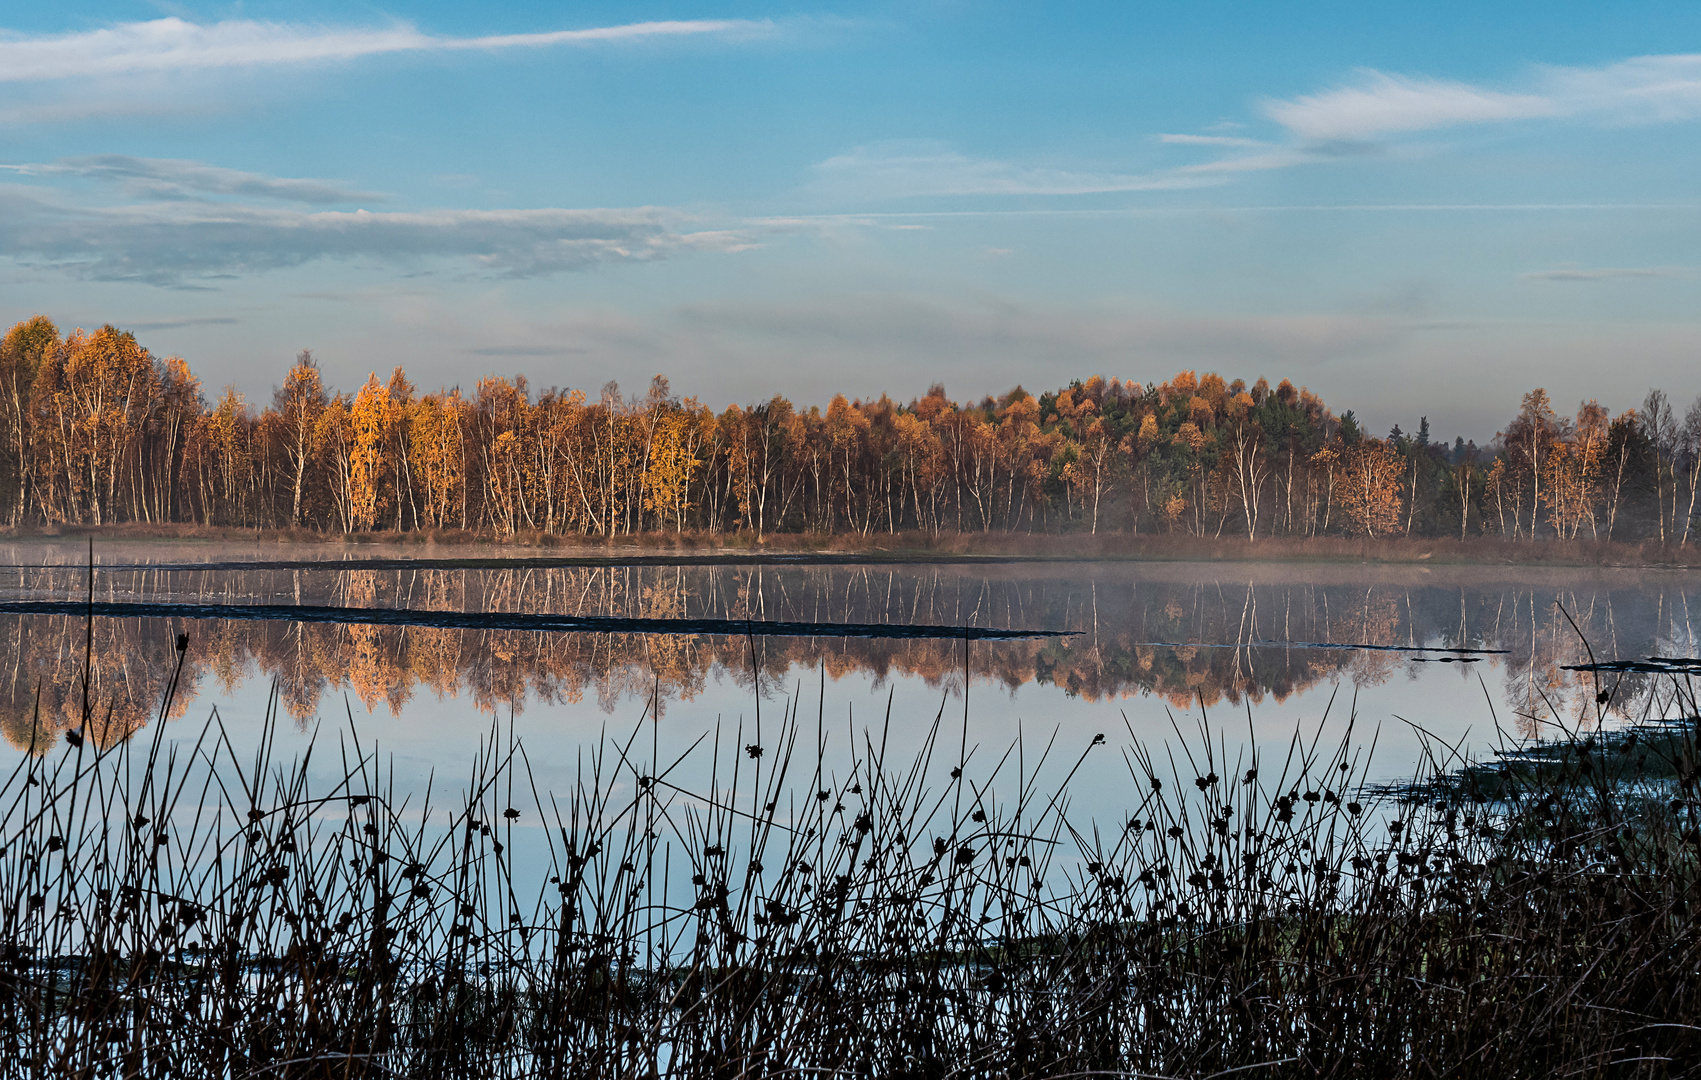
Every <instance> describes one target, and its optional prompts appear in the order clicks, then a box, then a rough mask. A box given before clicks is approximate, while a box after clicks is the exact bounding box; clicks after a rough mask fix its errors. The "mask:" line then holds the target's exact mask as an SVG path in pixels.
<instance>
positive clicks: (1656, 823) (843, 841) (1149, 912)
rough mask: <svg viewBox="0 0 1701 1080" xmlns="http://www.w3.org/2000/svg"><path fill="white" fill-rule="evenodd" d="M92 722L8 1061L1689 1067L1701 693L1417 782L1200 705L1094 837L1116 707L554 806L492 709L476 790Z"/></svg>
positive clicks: (301, 1066) (1698, 1042) (7, 1019)
mask: <svg viewBox="0 0 1701 1080" xmlns="http://www.w3.org/2000/svg"><path fill="white" fill-rule="evenodd" d="M1680 689H1681V690H1682V691H1683V700H1684V701H1685V702H1686V703H1687V705H1688V710H1687V714H1686V715H1689V716H1693V715H1694V708H1693V705H1694V697H1693V694H1692V693H1691V692H1689V691H1688V690H1687V684H1685V686H1683V687H1680ZM888 723H890V721H888ZM98 725H99V720H98V716H90V717H89V721H88V725H86V727H85V730H84V731H83V732H82V735H83V736H84V737H83V738H80V739H74V740H71V742H72V745H68V746H66V747H65V748H63V749H61V750H55V751H54V752H53V753H52V754H51V755H50V756H44V757H27V758H25V759H24V760H23V761H22V763H21V764H20V765H19V766H18V768H17V770H16V772H15V773H14V774H13V775H12V776H11V777H10V779H9V780H7V781H6V782H5V784H4V787H3V788H0V843H3V845H4V848H3V854H0V964H3V967H0V1069H3V1070H4V1071H5V1074H6V1075H10V1076H40V1077H48V1076H53V1077H93V1076H123V1077H132V1076H134V1077H170V1078H173V1080H177V1078H185V1080H186V1078H195V1077H228V1078H238V1077H280V1078H295V1077H303V1078H305V1077H392V1076H394V1077H497V1076H501V1077H510V1076H512V1077H520V1076H526V1077H531V1076H538V1077H651V1076H689V1077H698V1076H702V1077H759V1076H760V1077H775V1076H829V1075H831V1076H839V1075H843V1076H870V1077H892V1078H897V1077H923V1076H925V1077H956V1076H964V1077H982V1076H985V1077H1041V1076H1044V1077H1066V1076H1073V1077H1086V1076H1135V1075H1138V1076H1167V1077H1183V1076H1185V1077H1211V1076H1225V1075H1233V1076H1237V1077H1238V1076H1247V1077H1271V1076H1284V1077H1285V1076H1294V1077H1299V1076H1305V1077H1310V1076H1355V1077H1356V1076H1378V1077H1401V1076H1421V1077H1430V1076H1437V1077H1439V1076H1472V1077H1474V1076H1483V1077H1508V1076H1580V1077H1670V1076H1685V1075H1691V1074H1694V1073H1696V1072H1697V1071H1698V1070H1701V986H1698V979H1701V974H1698V970H1701V939H1698V936H1697V934H1696V922H1695V917H1696V910H1697V909H1696V905H1697V903H1698V902H1701V895H1698V893H1697V844H1698V842H1701V837H1698V834H1697V832H1696V823H1697V802H1696V795H1697V792H1696V780H1697V776H1696V767H1697V756H1696V735H1697V732H1696V730H1695V727H1694V723H1693V721H1690V722H1689V723H1688V726H1683V727H1678V728H1669V729H1667V737H1666V738H1664V739H1662V740H1643V741H1641V742H1640V743H1638V744H1632V747H1631V749H1630V750H1629V751H1628V752H1624V753H1618V752H1616V750H1615V751H1614V752H1611V753H1577V754H1572V755H1570V756H1568V757H1567V756H1561V757H1558V758H1555V759H1554V761H1553V762H1548V763H1545V764H1543V766H1542V767H1539V768H1538V767H1528V768H1525V767H1512V766H1510V765H1508V766H1507V767H1505V768H1496V767H1488V768H1483V767H1478V768H1476V769H1466V770H1463V771H1461V770H1456V769H1444V767H1443V766H1444V765H1445V764H1446V763H1444V762H1442V761H1434V762H1432V763H1431V769H1432V773H1431V774H1430V775H1428V776H1426V777H1425V778H1424V779H1425V780H1426V781H1427V783H1426V784H1423V785H1419V786H1418V787H1416V788H1413V789H1410V790H1408V791H1406V792H1405V793H1403V795H1402V796H1401V798H1400V799H1399V800H1395V799H1394V798H1393V797H1391V796H1382V797H1380V798H1379V799H1373V797H1372V796H1371V795H1369V794H1366V793H1365V789H1364V787H1363V777H1364V771H1365V766H1366V762H1365V761H1364V760H1363V758H1362V757H1361V756H1360V755H1358V753H1357V751H1355V750H1354V749H1353V744H1352V743H1351V742H1350V741H1348V742H1344V743H1343V744H1342V745H1341V746H1339V747H1337V748H1334V749H1333V750H1330V749H1319V748H1318V747H1317V746H1315V745H1308V744H1306V743H1304V742H1302V741H1300V740H1297V739H1296V740H1295V741H1294V742H1292V743H1291V744H1289V745H1288V746H1285V747H1281V748H1279V750H1278V751H1277V752H1275V753H1273V754H1265V755H1259V754H1258V753H1257V752H1255V751H1248V752H1247V756H1244V757H1239V758H1237V759H1236V760H1234V761H1232V762H1231V761H1229V760H1228V759H1227V757H1226V755H1225V751H1224V747H1225V746H1226V742H1225V740H1223V739H1222V737H1221V736H1220V734H1213V733H1212V732H1211V731H1210V730H1208V729H1206V728H1205V727H1204V726H1203V724H1201V726H1200V729H1199V733H1198V734H1197V735H1195V736H1191V737H1189V738H1187V739H1185V740H1181V739H1179V738H1178V742H1177V745H1176V746H1175V747H1174V748H1173V750H1169V751H1161V753H1162V754H1163V760H1162V762H1161V764H1160V762H1159V761H1158V760H1156V759H1155V758H1154V757H1153V756H1152V755H1153V751H1151V750H1149V749H1147V748H1145V747H1142V746H1141V745H1139V744H1138V743H1137V742H1131V743H1130V744H1129V745H1128V746H1127V748H1126V749H1125V750H1123V751H1122V754H1123V757H1124V759H1125V761H1126V763H1127V766H1128V781H1127V787H1126V790H1127V792H1128V793H1129V796H1128V804H1127V814H1126V817H1124V818H1122V819H1121V820H1118V821H1116V822H1113V823H1105V822H1100V823H1099V824H1098V825H1097V826H1086V825H1081V826H1076V825H1075V824H1072V823H1071V821H1070V819H1069V816H1068V814H1067V791H1068V788H1069V784H1070V782H1071V781H1072V780H1075V778H1076V777H1078V776H1079V775H1080V774H1079V773H1078V771H1077V770H1078V769H1079V767H1080V762H1081V761H1082V760H1084V759H1085V755H1087V754H1114V753H1117V751H1116V750H1115V749H1114V748H1113V747H1111V746H1109V745H1107V744H1106V743H1105V742H1104V741H1103V737H1102V736H1100V737H1098V738H1095V739H1093V740H1092V741H1091V743H1090V744H1089V745H1085V746H1082V745H1075V746H1072V747H1065V746H1062V745H1060V744H1056V743H1053V744H1051V745H1046V746H1043V747H1035V746H1029V745H1023V744H1021V743H1018V744H1016V745H1013V746H1011V747H1009V748H1008V749H1007V750H1005V751H1003V752H1002V753H1001V754H998V755H993V756H990V757H989V756H988V755H987V754H986V753H985V752H984V751H973V752H971V749H970V747H969V745H968V742H967V738H966V735H964V734H963V733H961V732H959V731H958V730H957V729H956V727H955V724H954V722H952V721H947V720H944V719H943V718H942V717H941V718H936V719H934V720H933V722H932V724H931V727H930V729H929V731H928V734H927V737H926V738H925V740H924V745H923V747H922V749H921V750H920V751H919V752H914V753H909V754H906V755H905V756H904V757H903V759H902V760H896V759H895V758H894V757H893V756H890V755H888V754H887V753H886V751H885V749H884V743H885V738H886V735H885V732H884V731H883V730H881V729H880V728H879V727H876V728H874V729H872V730H870V731H868V732H865V733H862V734H861V735H859V737H858V743H857V746H856V749H855V750H853V751H851V752H848V753H845V754H843V755H842V756H839V755H829V754H827V753H826V752H825V751H824V750H822V749H821V748H822V747H823V746H824V745H825V744H824V742H822V735H821V732H820V728H819V718H818V717H817V718H815V719H814V720H813V721H809V720H804V719H801V718H800V717H799V716H798V715H797V713H796V711H795V708H794V711H792V712H790V713H788V714H786V715H785V716H784V717H782V718H781V719H780V720H778V721H774V720H773V719H772V718H771V717H770V719H769V721H768V722H767V724H766V725H765V726H764V725H763V724H762V723H761V722H760V721H758V722H757V723H755V724H753V725H752V726H750V727H747V728H744V729H743V730H740V731H737V732H727V733H725V738H723V737H722V734H721V733H716V734H715V735H713V736H711V737H710V738H709V739H707V740H705V742H704V743H703V744H702V745H699V746H697V747H694V748H692V749H691V750H690V751H687V752H688V753H695V754H700V755H716V760H715V761H714V768H713V770H712V771H713V777H714V779H713V780H712V781H711V782H710V783H709V784H708V786H707V787H706V788H705V789H702V790H696V791H687V790H684V788H683V786H682V785H681V784H680V783H678V782H677V781H676V779H675V778H676V777H677V776H678V775H680V767H679V764H678V761H679V757H680V756H682V755H663V754H659V753H658V750H659V748H658V747H657V746H656V745H655V742H654V739H655V735H654V732H655V725H653V724H649V725H647V726H646V725H640V727H639V731H640V732H643V734H641V735H635V736H633V737H632V738H630V739H626V740H624V741H618V740H615V741H609V742H607V743H605V744H603V745H602V746H600V747H596V748H593V749H591V750H588V751H586V754H585V756H584V758H583V764H582V769H581V778H580V781H579V783H578V784H577V785H576V786H575V787H574V788H573V789H572V790H570V791H567V792H565V793H561V794H560V795H559V797H554V796H549V795H546V794H544V793H541V792H538V791H537V790H535V789H534V787H533V785H532V784H531V782H530V771H529V768H528V767H527V764H526V759H525V754H524V751H523V749H521V748H520V747H518V746H516V745H514V744H513V743H512V741H511V739H504V738H503V737H502V736H501V734H500V732H493V733H492V736H491V738H490V739H489V740H488V741H487V744H486V747H485V750H484V751H483V753H482V754H481V756H480V757H479V759H478V760H477V761H476V762H475V763H474V764H473V766H472V768H471V771H470V779H469V781H468V782H467V784H466V786H465V787H464V788H463V789H460V790H459V791H458V793H457V796H456V798H455V799H454V800H452V803H451V805H449V806H448V807H447V808H438V807H436V806H433V805H422V804H420V803H417V802H416V803H410V802H409V801H408V800H406V799H401V798H398V797H397V796H396V795H395V794H394V792H393V791H392V790H391V788H390V786H389V780H388V778H387V774H386V773H385V772H384V771H383V770H382V769H380V768H379V766H378V765H377V763H376V762H375V761H374V760H373V757H372V756H371V755H369V754H366V753H364V752H363V751H362V748H361V747H360V746H359V744H358V743H357V742H355V741H354V739H353V737H352V736H345V737H344V739H343V743H342V746H341V748H340V753H341V757H340V758H339V759H338V761H337V764H336V768H334V769H332V770H330V772H331V773H332V774H333V775H335V776H338V777H340V779H338V780H336V781H334V782H332V783H329V784H319V785H315V784H313V783H310V780H309V776H310V769H309V762H308V761H305V760H303V761H296V762H279V761H274V760H272V759H271V757H270V756H269V755H270V752H271V751H270V747H271V746H272V743H273V740H272V739H270V738H269V737H268V738H263V739H262V740H261V742H260V745H259V746H258V747H236V746H233V745H231V743H230V741H229V740H228V739H227V738H226V736H225V735H224V733H223V732H222V731H221V729H220V728H219V726H218V725H217V723H216V722H214V723H212V724H210V725H209V726H208V728H207V729H206V730H205V731H204V732H203V734H202V735H201V737H200V739H199V740H198V741H194V742H192V743H182V742H178V743H172V742H167V741H165V740H164V736H163V733H164V731H165V725H164V724H163V723H156V724H155V725H154V726H153V729H152V731H151V733H149V734H147V735H144V736H143V737H142V738H141V739H139V740H137V741H133V742H130V743H125V744H121V745H119V746H118V747H116V748H114V749H111V750H105V751H102V750H98V749H96V746H97V745H98V743H99V740H98V739H94V738H89V737H87V736H89V735H90V734H91V732H90V731H89V730H88V727H93V728H96V729H98ZM94 733H95V734H98V731H96V732H94ZM150 739H151V742H150V741H149V740H150ZM1118 741H1120V740H1118ZM646 744H647V745H646ZM1048 758H1049V761H1048V760H1047V759H1048ZM1585 762H1587V763H1589V764H1588V768H1586V769H1585V768H1584V767H1583V763H1585ZM1550 766H1551V767H1550ZM324 771H325V770H324V769H323V767H322V766H315V767H314V768H313V769H312V770H311V773H312V775H314V776H318V775H323V774H324ZM1042 771H1046V774H1047V775H1051V776H1057V775H1059V774H1063V778H1062V780H1061V782H1057V781H1054V782H1052V783H1050V784H1048V785H1045V786H1042V785H1041V783H1040V782H1039V780H1038V779H1037V777H1038V776H1039V774H1040V773H1041V772H1042ZM1489 777H1492V778H1493V782H1494V785H1493V790H1492V791H1491V790H1489V788H1488V786H1487V779H1488V778H1489ZM1076 782H1078V780H1077V781H1076ZM426 802H427V803H428V804H429V803H430V802H431V798H430V797H429V795H428V797H427V800H426ZM522 852H523V853H526V854H525V855H524V856H523V857H522V856H521V853H522Z"/></svg>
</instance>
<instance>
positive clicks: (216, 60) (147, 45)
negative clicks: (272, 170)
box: [0, 17, 775, 83]
mask: <svg viewBox="0 0 1701 1080" xmlns="http://www.w3.org/2000/svg"><path fill="white" fill-rule="evenodd" d="M774 29H775V27H774V23H773V22H772V21H771V20H765V19H763V20H751V19H689V20H665V21H654V22H639V23H626V24H623V25H619V26H600V27H591V28H587V29H580V30H551V31H545V32H542V33H535V34H491V35H485V36H482V37H443V36H437V35H433V34H427V33H425V32H423V31H421V30H419V29H418V28H416V27H414V26H413V25H411V24H409V23H401V22H398V23H395V24H393V25H390V26H386V27H376V28H365V27H334V26H307V25H302V24H295V23H277V22H259V21H255V20H251V19H232V20H226V21H223V22H216V23H209V24H206V25H201V24H197V23H192V22H188V21H187V20H184V19H180V18H176V17H172V18H166V19H153V20H150V21H148V22H130V23H120V24H118V25H116V26H109V27H102V28H101V29H98V30H85V31H80V32H76V33H68V34H40V35H30V36H25V35H10V36H8V37H0V82H13V83H17V82H43V81H55V80H61V79H80V78H94V77H102V76H112V75H129V74H137V73H142V72H182V71H201V70H207V69H211V68H254V67H261V66H272V65H280V64H303V63H313V62H322V61H337V60H354V59H357V58H359V57H363V56H376V55H381V54H384V53H399V52H446V51H467V50H497V49H514V48H542V47H546V46H551V45H595V44H602V43H608V42H631V41H641V40H645V39H651V40H654V39H665V38H682V37H703V36H716V37H755V36H760V35H766V34H770V33H772V32H773V31H774Z"/></svg>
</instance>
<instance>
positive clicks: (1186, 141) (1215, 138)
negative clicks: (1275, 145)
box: [1158, 133, 1270, 148]
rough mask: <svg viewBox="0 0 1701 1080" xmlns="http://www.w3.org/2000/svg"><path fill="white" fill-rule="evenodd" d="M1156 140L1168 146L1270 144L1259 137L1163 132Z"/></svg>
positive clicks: (1248, 145) (1250, 145)
mask: <svg viewBox="0 0 1701 1080" xmlns="http://www.w3.org/2000/svg"><path fill="white" fill-rule="evenodd" d="M1158 141H1159V142H1161V143H1166V144H1168V145H1170V146H1218V147H1237V148H1246V147H1255V146H1269V145H1270V144H1269V143H1267V142H1264V141H1263V140H1261V139H1248V138H1245V137H1243V136H1239V135H1186V134H1175V133H1165V134H1160V135H1159V136H1158Z"/></svg>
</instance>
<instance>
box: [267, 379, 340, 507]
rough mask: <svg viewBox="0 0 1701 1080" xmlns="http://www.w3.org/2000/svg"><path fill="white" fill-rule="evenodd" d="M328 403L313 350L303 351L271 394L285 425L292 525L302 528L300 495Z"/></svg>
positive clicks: (274, 409)
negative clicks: (316, 433) (320, 419)
mask: <svg viewBox="0 0 1701 1080" xmlns="http://www.w3.org/2000/svg"><path fill="white" fill-rule="evenodd" d="M328 400H329V398H328V397H327V395H326V393H325V383H324V380H323V379H322V378H321V376H320V372H319V361H318V360H316V359H314V357H313V352H312V350H310V349H303V350H301V352H300V353H299V354H297V355H296V358H295V364H294V365H293V366H292V367H291V368H290V369H289V374H288V375H285V376H284V381H283V385H282V386H280V387H278V388H277V389H276V390H275V391H273V393H272V410H273V411H274V412H275V413H277V415H278V417H279V419H280V420H281V421H282V427H283V451H284V456H285V459H286V460H287V461H288V464H289V474H290V511H289V523H290V524H291V525H300V524H301V495H302V490H303V489H304V488H305V486H306V481H307V467H308V464H309V463H310V462H311V460H312V457H313V444H314V433H315V432H316V431H317V430H318V428H319V418H320V416H321V415H322V414H323V413H324V411H325V405H326V403H327V401H328Z"/></svg>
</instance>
